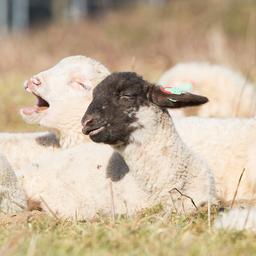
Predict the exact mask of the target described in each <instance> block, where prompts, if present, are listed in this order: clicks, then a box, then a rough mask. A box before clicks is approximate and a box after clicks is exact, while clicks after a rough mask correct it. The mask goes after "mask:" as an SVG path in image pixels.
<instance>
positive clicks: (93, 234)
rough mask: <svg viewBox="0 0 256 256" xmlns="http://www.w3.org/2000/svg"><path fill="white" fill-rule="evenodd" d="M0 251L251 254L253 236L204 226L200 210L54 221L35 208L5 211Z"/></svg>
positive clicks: (35, 253)
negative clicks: (7, 213)
mask: <svg viewBox="0 0 256 256" xmlns="http://www.w3.org/2000/svg"><path fill="white" fill-rule="evenodd" d="M1 223H2V224H1V226H0V245H1V249H0V254H1V255H44V256H45V255H61V256H64V255H198V256H200V255H220V256H221V255H254V254H255V252H256V245H255V236H254V235H253V234H250V233H246V232H233V233H227V232H215V231H209V230H208V229H207V221H206V214H205V213H204V212H200V213H198V214H196V215H187V216H185V215H184V216H177V215H172V216H170V217H168V218H163V217H162V214H161V208H159V207H156V208H155V209H151V210H150V211H145V212H143V213H141V214H138V215H137V216H135V217H134V218H133V219H127V218H125V217H121V218H119V219H117V220H116V222H115V223H113V222H112V221H111V220H110V219H108V218H105V217H98V218H97V219H95V220H94V221H91V222H84V223H83V222H70V221H65V220H63V221H59V220H56V219H54V218H50V217H47V216H45V215H44V214H40V213H37V212H34V213H23V214H21V215H17V216H13V217H5V218H4V219H2V221H1Z"/></svg>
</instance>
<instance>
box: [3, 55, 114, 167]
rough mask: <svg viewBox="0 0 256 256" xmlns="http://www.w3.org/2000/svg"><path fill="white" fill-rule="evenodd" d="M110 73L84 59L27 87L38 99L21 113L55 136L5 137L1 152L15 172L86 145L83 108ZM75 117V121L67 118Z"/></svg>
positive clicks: (70, 60)
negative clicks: (58, 152) (39, 159)
mask: <svg viewBox="0 0 256 256" xmlns="http://www.w3.org/2000/svg"><path fill="white" fill-rule="evenodd" d="M108 74H109V71H108V70H107V69H106V68H105V67H104V66H103V65H101V64H100V63H99V62H97V61H95V60H93V59H91V58H86V57H84V56H72V57H68V58H65V59H63V60H62V61H60V62H59V63H58V64H57V65H55V66H54V67H53V68H50V69H48V70H46V71H43V72H41V73H39V74H37V75H35V76H33V77H32V78H31V79H30V80H28V81H26V82H25V83H24V87H25V90H26V91H27V92H29V93H31V94H33V95H34V96H35V97H36V100H37V101H36V105H35V106H33V107H26V108H22V109H21V110H20V113H21V116H22V118H23V119H24V120H25V121H26V122H27V123H30V124H39V125H41V126H43V127H46V128H48V129H50V130H51V131H52V132H51V133H48V132H43V133H42V132H41V133H2V134H1V136H0V150H2V152H3V153H4V154H5V155H6V156H7V157H8V160H9V161H10V163H11V165H12V166H13V168H14V169H15V170H21V169H24V165H26V164H27V163H28V162H31V161H32V160H34V159H35V158H36V157H37V156H38V155H42V154H44V152H49V151H53V152H54V151H56V150H59V148H61V149H64V148H69V147H72V146H75V145H78V144H81V143H82V142H83V141H86V138H83V136H82V135H81V125H80V119H81V117H82V113H83V109H84V108H83V107H86V104H87V102H89V100H90V99H91V90H92V88H93V87H94V86H96V84H97V83H98V82H100V81H101V80H102V79H103V78H104V77H105V76H106V75H108ZM71 115H72V121H71V120H69V122H67V121H66V120H67V118H70V117H71Z"/></svg>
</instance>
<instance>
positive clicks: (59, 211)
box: [23, 143, 146, 219]
mask: <svg viewBox="0 0 256 256" xmlns="http://www.w3.org/2000/svg"><path fill="white" fill-rule="evenodd" d="M112 153H113V150H112V149H111V148H110V147H109V146H102V145H98V144H96V143H85V144H83V145H79V146H77V147H73V148H70V149H66V150H63V151H60V152H58V153H54V154H44V155H43V156H42V157H41V158H37V159H36V160H34V161H33V162H32V163H31V165H28V167H27V168H26V170H25V172H24V177H23V186H24V188H25V190H26V192H27V194H28V195H29V198H30V199H31V200H34V201H39V202H40V203H41V207H42V208H43V209H44V210H46V211H47V212H49V213H50V214H51V212H53V213H55V214H56V215H58V216H59V217H65V218H73V219H88V218H93V217H95V216H96V214H97V213H105V214H108V215H110V214H111V207H112V203H111V191H110V180H109V179H107V178H106V167H107V164H108V161H109V158H110V157H111V155H112ZM28 173H30V174H29V175H28ZM112 185H113V192H114V206H115V212H116V213H117V214H128V215H131V214H133V213H134V212H135V211H137V210H140V209H142V208H143V207H145V206H146V201H145V196H144V193H142V192H141V191H140V190H139V189H138V186H137V185H136V184H135V183H134V180H133V179H132V178H131V177H130V174H128V175H126V177H125V178H124V179H123V180H122V181H120V182H115V183H112Z"/></svg>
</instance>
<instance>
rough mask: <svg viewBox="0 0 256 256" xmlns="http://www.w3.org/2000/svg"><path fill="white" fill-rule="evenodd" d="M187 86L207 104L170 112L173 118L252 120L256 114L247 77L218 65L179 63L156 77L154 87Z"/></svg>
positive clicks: (255, 94)
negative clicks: (199, 117)
mask: <svg viewBox="0 0 256 256" xmlns="http://www.w3.org/2000/svg"><path fill="white" fill-rule="evenodd" d="M177 83H190V84H192V85H193V92H194V93H197V94H201V95H205V96H207V97H208V98H209V103H208V104H205V105H202V106H200V107H189V108H186V109H180V110H175V111H172V112H171V113H172V114H174V115H176V116H202V117H252V116H254V115H255V114H256V88H255V85H253V84H252V83H251V82H250V81H249V80H248V78H247V77H244V76H243V75H242V74H240V73H238V72H235V71H233V70H231V69H229V68H227V67H224V66H221V65H213V64H208V63H200V62H191V63H179V64H177V65H175V66H174V67H172V68H170V69H169V70H167V71H166V72H164V74H163V75H162V76H161V77H160V78H159V80H158V84H160V85H164V86H167V85H169V86H173V85H175V84H177Z"/></svg>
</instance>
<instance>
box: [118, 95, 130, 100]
mask: <svg viewBox="0 0 256 256" xmlns="http://www.w3.org/2000/svg"><path fill="white" fill-rule="evenodd" d="M131 98H132V95H128V94H125V95H121V96H120V99H122V100H128V99H131Z"/></svg>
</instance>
